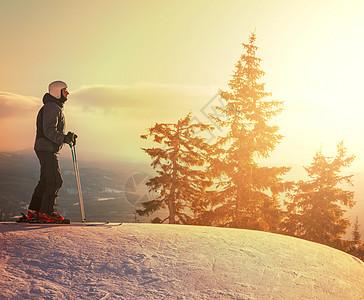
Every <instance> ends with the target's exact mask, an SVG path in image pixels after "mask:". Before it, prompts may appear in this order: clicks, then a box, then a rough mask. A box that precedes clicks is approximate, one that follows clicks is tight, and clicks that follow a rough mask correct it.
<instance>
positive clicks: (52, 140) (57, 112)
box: [34, 93, 65, 153]
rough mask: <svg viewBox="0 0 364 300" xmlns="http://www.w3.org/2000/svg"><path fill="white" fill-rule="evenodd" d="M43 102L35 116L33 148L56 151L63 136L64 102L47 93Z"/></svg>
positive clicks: (61, 142) (60, 144)
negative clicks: (35, 129) (35, 125)
mask: <svg viewBox="0 0 364 300" xmlns="http://www.w3.org/2000/svg"><path fill="white" fill-rule="evenodd" d="M43 103H44V105H43V106H42V108H41V109H40V110H39V112H38V116H37V135H36V138H35V144H34V149H35V150H38V151H47V152H53V153H58V152H59V150H60V149H61V148H62V145H63V142H64V137H65V134H64V130H65V118H64V114H63V104H64V102H63V101H62V100H60V99H56V98H54V97H53V96H52V95H50V94H48V93H47V94H45V95H44V97H43Z"/></svg>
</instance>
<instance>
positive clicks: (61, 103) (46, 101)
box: [43, 93, 64, 107]
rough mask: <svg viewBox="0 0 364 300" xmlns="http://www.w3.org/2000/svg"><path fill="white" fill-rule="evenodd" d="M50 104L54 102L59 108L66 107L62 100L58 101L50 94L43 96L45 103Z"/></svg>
mask: <svg viewBox="0 0 364 300" xmlns="http://www.w3.org/2000/svg"><path fill="white" fill-rule="evenodd" d="M48 102H54V103H56V104H57V105H58V106H59V107H63V105H64V101H62V99H57V98H55V97H53V96H52V95H51V94H49V93H46V94H45V95H44V96H43V103H44V104H46V103H48Z"/></svg>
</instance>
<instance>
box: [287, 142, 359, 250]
mask: <svg viewBox="0 0 364 300" xmlns="http://www.w3.org/2000/svg"><path fill="white" fill-rule="evenodd" d="M354 158H355V156H354V155H348V154H347V150H346V148H345V147H344V144H343V142H340V143H339V144H338V145H337V154H336V157H334V158H330V157H325V156H324V155H323V154H322V153H321V151H319V152H317V153H316V155H315V156H314V159H313V162H312V163H311V164H310V165H309V166H308V167H305V170H306V172H307V173H308V176H309V177H310V178H311V179H310V180H308V181H299V182H298V183H297V184H296V187H295V190H294V192H293V193H291V194H290V195H289V198H290V199H291V201H290V202H287V203H286V205H287V218H286V219H285V221H284V222H283V223H282V225H283V232H285V233H287V234H289V235H293V236H297V237H301V238H304V239H307V240H310V241H314V242H318V243H322V244H326V245H330V246H333V247H336V248H344V247H345V245H344V244H345V243H344V241H343V240H342V239H341V237H342V236H343V235H344V234H345V232H346V230H347V228H348V226H349V225H350V222H349V220H348V219H346V218H344V213H345V210H344V209H343V208H342V207H343V206H346V207H349V208H352V207H353V205H354V204H355V202H354V192H352V191H349V190H344V189H343V188H340V187H338V186H339V185H340V184H342V183H346V184H349V185H352V177H353V175H342V174H341V169H342V168H347V167H349V166H350V165H351V163H352V162H353V160H354Z"/></svg>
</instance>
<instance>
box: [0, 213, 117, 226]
mask: <svg viewBox="0 0 364 300" xmlns="http://www.w3.org/2000/svg"><path fill="white" fill-rule="evenodd" d="M16 223H17V224H28V225H74V226H82V225H84V226H104V225H109V226H120V225H122V223H121V222H119V223H110V222H109V221H105V222H72V223H71V221H70V220H69V219H63V220H62V221H61V222H44V221H40V220H39V219H35V218H34V219H28V218H27V216H26V215H25V214H24V213H22V212H21V216H20V217H19V218H18V219H17V220H16ZM1 224H14V223H12V222H11V223H8V222H1Z"/></svg>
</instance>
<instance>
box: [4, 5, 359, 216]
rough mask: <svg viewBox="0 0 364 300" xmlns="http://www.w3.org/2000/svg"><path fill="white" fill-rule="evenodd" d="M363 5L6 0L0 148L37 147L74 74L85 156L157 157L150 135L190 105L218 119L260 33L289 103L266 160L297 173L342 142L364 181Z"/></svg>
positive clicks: (70, 105)
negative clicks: (50, 95) (47, 112)
mask: <svg viewBox="0 0 364 300" xmlns="http://www.w3.org/2000/svg"><path fill="white" fill-rule="evenodd" d="M362 11H364V2H363V1H355V0H352V1H326V0H312V1H310V0H308V1H290V0H276V1H271V0H256V1H244V0H238V1H233V0H230V1H229V0H227V1H203V0H196V1H173V0H171V1H162V0H156V1H144V0H141V1H112V0H105V1H94V0H88V1H82V0H78V1H71V0H65V1H49V0H33V1H25V0H16V1H13V0H0V36H1V39H2V41H1V48H0V49H1V50H0V51H1V52H0V53H1V55H0V141H1V142H0V151H18V150H22V149H28V148H29V149H31V148H32V147H33V143H34V137H35V118H36V114H37V112H38V110H39V108H40V107H41V105H42V102H41V99H42V97H43V95H44V93H46V92H47V86H48V84H49V83H50V82H52V81H54V80H63V81H65V82H67V84H68V86H69V91H70V95H69V100H68V102H67V103H66V107H65V115H66V121H67V130H71V131H74V132H76V133H77V134H78V136H79V139H78V150H79V157H88V158H90V157H91V158H92V157H94V158H98V159H115V160H116V159H118V160H126V159H127V160H130V161H141V162H148V161H149V157H148V156H146V154H145V153H144V152H143V151H142V150H141V149H140V148H141V147H145V146H146V143H147V142H145V141H143V140H141V139H140V138H139V137H140V135H141V134H144V133H146V130H147V128H148V127H150V126H153V125H154V124H155V123H157V122H158V123H161V122H176V121H177V120H178V119H181V118H183V117H184V116H185V115H186V114H187V113H189V112H191V113H192V115H193V116H194V120H195V121H201V122H209V120H208V119H207V118H206V114H207V113H208V112H211V110H212V109H213V106H214V105H219V101H218V97H216V95H217V92H218V90H219V89H223V90H224V89H226V88H227V83H228V81H229V79H230V78H231V75H232V74H233V70H234V64H235V63H236V62H237V60H238V59H239V57H240V55H241V54H242V52H243V47H242V46H241V43H246V42H247V41H248V38H249V35H250V33H251V32H255V33H256V35H257V41H256V44H257V46H258V47H259V50H258V52H257V56H258V57H260V58H262V63H261V68H262V69H263V70H264V71H265V72H266V76H265V77H264V81H265V82H266V89H267V90H268V91H270V92H272V94H273V99H276V100H281V101H284V102H285V110H284V111H283V112H282V114H281V115H280V116H278V117H276V119H274V120H273V121H272V122H273V123H274V124H276V125H278V126H279V127H280V133H281V134H283V135H284V136H285V138H284V139H283V140H282V142H281V143H280V144H279V145H278V146H277V148H276V150H275V151H274V152H273V153H272V155H271V158H270V159H269V162H267V163H270V164H275V165H286V166H294V167H296V166H298V167H297V169H296V173H297V174H298V173H300V172H301V171H302V170H303V169H302V166H304V165H308V164H309V163H310V162H311V161H312V158H313V156H314V154H315V153H316V151H318V150H322V152H323V154H324V155H327V156H332V155H334V154H335V151H336V144H337V143H338V142H340V141H341V140H343V141H344V144H345V145H346V147H347V148H348V152H349V153H351V154H355V155H356V160H355V162H354V163H353V165H352V167H351V169H350V170H349V172H352V173H355V174H358V176H356V177H355V182H354V183H355V184H356V185H357V186H360V185H361V183H363V182H362V181H363V180H364V179H363V177H361V176H360V173H363V171H364V157H363V155H362V154H363V153H364V142H363V130H362V128H364V118H363V117H362V115H363V110H364V104H363V100H364V99H363V98H364V97H363V95H362V93H361V81H362V79H363V78H362V69H363V68H364V58H363V55H362V54H363V53H364V38H363V35H362V32H363V30H364V19H363V18H362ZM62 151H63V152H61V155H70V154H69V153H68V152H69V151H67V150H65V149H63V150H62ZM292 174H295V173H292ZM363 195H364V194H363ZM363 213H364V208H363Z"/></svg>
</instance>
